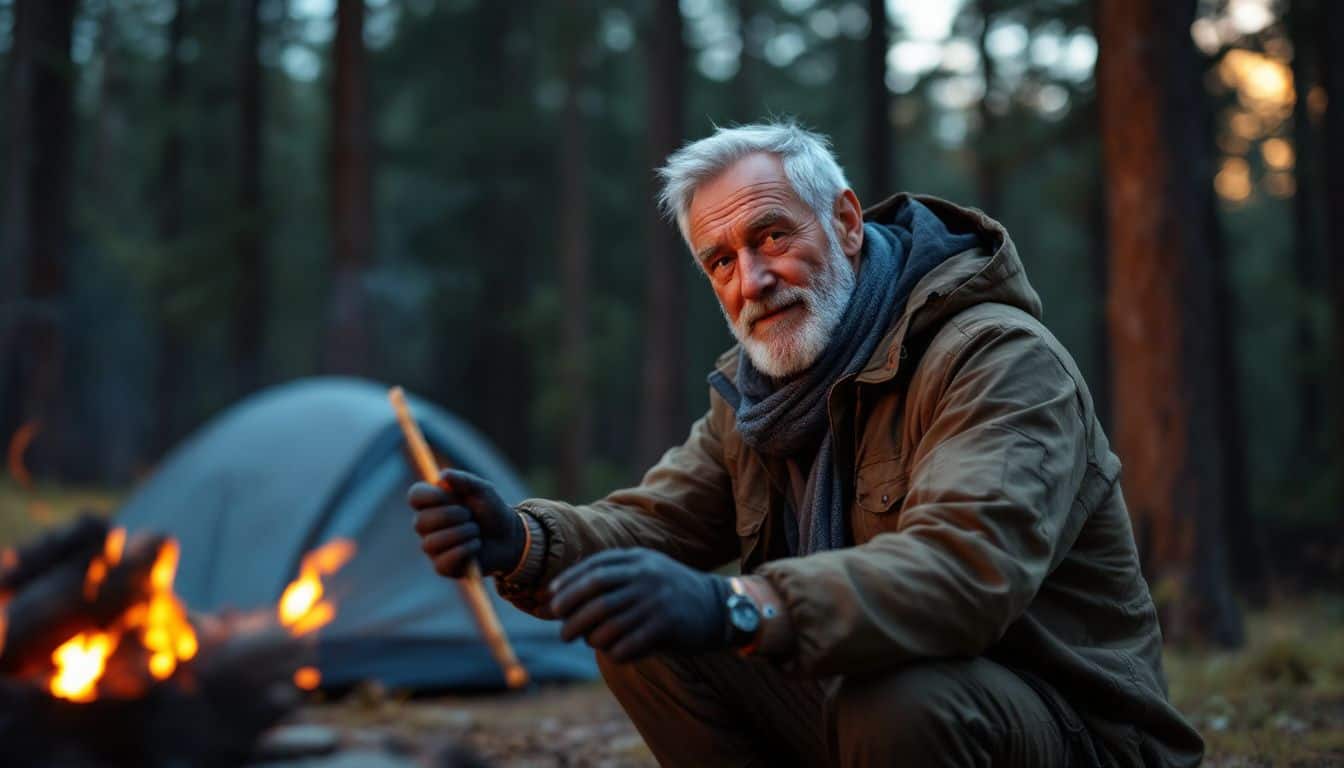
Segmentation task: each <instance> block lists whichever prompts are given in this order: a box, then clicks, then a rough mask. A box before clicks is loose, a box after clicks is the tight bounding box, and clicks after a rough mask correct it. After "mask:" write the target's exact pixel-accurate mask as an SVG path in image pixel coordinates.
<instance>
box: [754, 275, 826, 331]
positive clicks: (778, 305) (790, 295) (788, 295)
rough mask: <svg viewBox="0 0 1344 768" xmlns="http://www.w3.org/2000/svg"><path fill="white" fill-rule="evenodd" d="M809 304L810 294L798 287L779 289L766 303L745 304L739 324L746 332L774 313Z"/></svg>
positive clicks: (791, 286)
mask: <svg viewBox="0 0 1344 768" xmlns="http://www.w3.org/2000/svg"><path fill="white" fill-rule="evenodd" d="M808 303H809V302H808V292H807V291H806V290H804V289H802V288H799V287H798V286H795V285H790V286H785V287H783V288H777V289H775V292H774V293H771V294H770V296H769V297H767V298H766V299H765V300H764V301H748V302H746V303H745V304H743V305H742V309H741V311H740V312H738V315H737V322H738V325H739V326H740V327H741V328H743V329H744V330H745V329H749V328H751V326H752V325H754V324H755V323H756V321H757V320H760V319H761V318H762V317H765V316H766V315H768V314H770V313H772V312H777V311H779V310H781V309H784V308H785V307H787V306H790V305H792V304H802V305H803V306H807V305H808Z"/></svg>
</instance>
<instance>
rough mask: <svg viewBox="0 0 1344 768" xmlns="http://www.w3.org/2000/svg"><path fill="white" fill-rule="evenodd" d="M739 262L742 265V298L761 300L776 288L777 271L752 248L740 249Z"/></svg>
mask: <svg viewBox="0 0 1344 768" xmlns="http://www.w3.org/2000/svg"><path fill="white" fill-rule="evenodd" d="M737 263H738V265H739V266H740V267H741V275H742V278H741V280H742V298H744V299H746V300H748V301H760V300H761V299H763V298H765V297H766V296H767V295H769V294H770V291H772V290H774V288H775V279H776V278H775V273H774V272H772V271H771V270H770V264H769V262H768V260H766V259H764V258H762V257H761V255H760V254H759V253H756V252H755V251H753V250H752V249H750V248H743V249H742V250H740V251H738V254H737Z"/></svg>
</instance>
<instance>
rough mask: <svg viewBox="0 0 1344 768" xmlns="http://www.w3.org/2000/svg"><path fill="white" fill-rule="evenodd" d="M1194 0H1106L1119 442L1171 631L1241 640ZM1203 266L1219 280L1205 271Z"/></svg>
mask: <svg viewBox="0 0 1344 768" xmlns="http://www.w3.org/2000/svg"><path fill="white" fill-rule="evenodd" d="M1195 5H1196V3H1195V0H1183V1H1182V2H1171V0H1100V3H1099V6H1098V31H1099V33H1100V36H1099V41H1100V49H1101V57H1100V59H1099V60H1098V66H1097V85H1098V93H1099V95H1100V99H1101V101H1100V108H1101V126H1102V131H1101V134H1102V151H1103V159H1104V163H1105V167H1106V171H1107V174H1108V179H1109V185H1108V190H1107V191H1108V193H1109V194H1108V201H1107V210H1108V212H1109V215H1108V223H1109V228H1108V231H1109V233H1110V270H1109V285H1110V297H1109V302H1108V307H1107V310H1108V316H1109V324H1110V329H1111V352H1112V362H1113V371H1114V376H1115V379H1114V388H1113V391H1114V392H1115V393H1116V402H1115V416H1116V417H1115V422H1116V425H1117V428H1116V445H1117V450H1118V452H1119V454H1120V457H1121V459H1122V460H1124V462H1125V489H1126V492H1127V496H1128V498H1129V503H1130V513H1131V515H1132V516H1133V519H1134V528H1135V534H1136V538H1137V540H1138V543H1139V546H1140V553H1141V555H1142V558H1143V566H1144V572H1145V574H1146V575H1147V577H1148V580H1149V582H1150V583H1152V584H1154V587H1155V592H1156V593H1157V594H1158V595H1160V596H1161V597H1162V599H1161V600H1160V601H1159V603H1160V605H1159V607H1160V608H1161V610H1162V611H1163V613H1164V617H1163V618H1164V622H1163V626H1164V629H1165V631H1166V633H1167V635H1168V636H1169V637H1172V638H1175V639H1177V640H1189V639H1191V638H1192V637H1195V636H1197V635H1201V634H1207V636H1208V639H1210V640H1212V641H1213V642H1215V643H1217V644H1219V645H1223V646H1235V645H1238V644H1240V643H1241V642H1243V640H1244V632H1243V627H1242V619H1241V613H1240V609H1239V608H1238V606H1237V604H1236V603H1235V602H1234V600H1233V599H1232V595H1231V592H1230V589H1229V585H1228V562H1227V552H1228V547H1227V541H1226V539H1225V534H1226V531H1227V529H1226V525H1225V523H1226V519H1227V517H1226V515H1227V509H1228V499H1227V498H1225V495H1226V489H1227V483H1226V482H1225V478H1224V477H1223V473H1224V472H1225V471H1226V467H1227V463H1226V459H1225V453H1224V450H1225V444H1226V439H1227V434H1228V433H1227V430H1226V426H1227V425H1226V424H1225V423H1224V422H1223V421H1222V420H1221V418H1220V416H1221V414H1220V413H1219V405H1218V404H1219V398H1218V389H1219V387H1220V386H1223V385H1224V384H1226V382H1220V381H1218V380H1217V378H1216V373H1217V372H1219V371H1220V370H1221V366H1220V356H1219V346H1218V339H1217V336H1216V334H1217V330H1218V323H1219V318H1217V317H1216V316H1215V314H1216V312H1217V311H1218V310H1219V309H1220V306H1219V301H1218V296H1217V289H1216V287H1215V283H1216V277H1217V273H1216V266H1217V265H1216V255H1215V254H1214V253H1213V248H1214V244H1213V243H1211V242H1210V238H1209V231H1208V228H1207V227H1206V226H1204V224H1205V222H1204V219H1203V217H1201V216H1198V215H1197V216H1191V215H1189V213H1190V212H1202V211H1206V210H1208V209H1209V208H1208V206H1210V205H1211V203H1210V201H1209V195H1211V194H1212V190H1211V185H1210V184H1209V179H1210V173H1209V170H1210V169H1209V168H1208V167H1207V162H1206V161H1205V159H1204V158H1203V157H1202V156H1200V155H1198V154H1197V155H1196V156H1195V157H1193V158H1191V157H1188V156H1186V155H1184V154H1181V153H1183V152H1186V151H1187V150H1188V148H1190V147H1203V146H1206V145H1207V143H1208V137H1207V136H1205V135H1203V132H1202V131H1201V128H1202V126H1203V121H1202V119H1201V117H1200V110H1201V105H1202V104H1203V100H1204V96H1203V91H1202V83H1201V72H1200V68H1199V67H1198V66H1197V64H1196V59H1195V52H1194V49H1193V46H1192V43H1191V40H1190V32H1189V30H1190V24H1191V22H1193V20H1194V14H1195ZM1211 276H1212V277H1213V279H1211Z"/></svg>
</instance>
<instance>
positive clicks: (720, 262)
mask: <svg viewBox="0 0 1344 768" xmlns="http://www.w3.org/2000/svg"><path fill="white" fill-rule="evenodd" d="M732 260H733V258H732V257H731V256H719V257H716V258H715V259H714V260H713V261H711V262H710V263H709V268H710V270H712V271H714V272H717V271H719V268H720V267H722V266H725V265H727V264H728V263H730V262H731V261H732Z"/></svg>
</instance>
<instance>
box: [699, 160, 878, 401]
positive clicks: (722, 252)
mask: <svg viewBox="0 0 1344 768" xmlns="http://www.w3.org/2000/svg"><path fill="white" fill-rule="evenodd" d="M831 226H832V222H829V221H828V222H822V221H820V220H818V218H817V215H816V213H815V212H813V210H812V209H811V208H810V207H808V205H807V204H806V203H804V202H803V201H802V200H801V199H800V198H799V197H798V195H797V193H796V192H795V191H794V189H793V185H792V184H790V183H789V180H788V177H787V176H785V174H784V166H783V164H782V163H781V162H780V160H779V158H778V157H776V156H774V155H770V154H764V153H761V154H753V155H748V156H746V157H744V158H742V159H741V160H738V161H737V162H736V163H734V164H733V165H730V166H729V167H728V168H727V169H726V170H724V171H723V173H721V174H719V175H718V176H716V177H715V178H714V179H712V180H710V181H709V182H707V183H705V184H703V185H701V186H700V187H699V188H698V189H697V190H696V192H695V195H694V196H693V197H692V198H691V205H690V209H689V211H688V215H687V230H688V234H689V239H690V245H691V250H692V252H693V253H694V254H695V256H696V260H697V261H698V262H699V264H700V267H701V269H703V270H704V271H705V274H706V275H708V276H709V281H710V285H712V286H713V288H714V293H715V295H716V296H717V297H718V299H719V306H720V307H721V308H722V309H723V315H724V318H725V319H726V320H727V321H728V327H729V329H730V330H731V331H732V333H733V335H734V336H735V337H737V340H738V341H740V342H741V343H742V346H743V348H744V349H745V350H746V351H747V355H748V356H749V357H750V358H751V361H752V364H753V365H755V366H756V368H757V369H758V370H760V371H761V372H762V373H764V374H766V375H768V376H773V377H776V378H780V377H784V376H790V375H793V374H796V373H799V372H801V371H803V370H804V369H806V368H807V367H808V366H810V365H811V364H812V363H813V362H815V361H816V359H817V357H818V356H819V355H820V354H821V352H822V351H823V350H824V349H825V348H826V344H827V343H828V342H829V341H830V337H831V334H832V333H833V332H834V331H835V328H836V326H837V325H838V324H839V322H840V318H841V316H842V315H843V314H844V311H845V306H846V305H847V304H848V302H849V297H850V295H851V294H852V293H853V291H854V282H855V278H854V269H855V267H854V264H853V263H852V261H851V259H850V257H849V256H847V255H846V253H845V251H844V250H842V249H841V246H840V242H839V240H838V239H837V237H836V234H835V232H834V230H832V229H830V227H831ZM860 231H861V229H860ZM860 239H861V235H860ZM854 251H855V254H857V248H855V249H854Z"/></svg>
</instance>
